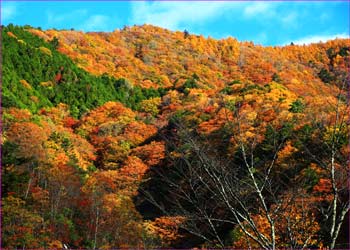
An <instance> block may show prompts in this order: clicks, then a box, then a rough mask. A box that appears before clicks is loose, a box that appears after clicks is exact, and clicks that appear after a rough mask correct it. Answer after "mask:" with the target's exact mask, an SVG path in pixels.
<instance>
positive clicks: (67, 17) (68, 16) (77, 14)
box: [46, 9, 87, 26]
mask: <svg viewBox="0 0 350 250" xmlns="http://www.w3.org/2000/svg"><path fill="white" fill-rule="evenodd" d="M46 15H47V23H48V25H49V26H56V25H58V24H60V23H66V22H67V21H74V20H76V19H77V18H82V17H85V16H86V15H87V10H85V9H78V10H75V11H72V12H69V13H64V14H56V13H53V12H51V11H48V12H47V13H46Z"/></svg>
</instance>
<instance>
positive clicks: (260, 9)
mask: <svg viewBox="0 0 350 250" xmlns="http://www.w3.org/2000/svg"><path fill="white" fill-rule="evenodd" d="M272 7H276V3H274V4H273V5H272V4H271V3H267V2H255V3H251V4H250V5H248V6H246V7H245V8H244V11H243V14H244V16H245V17H248V18H251V17H261V15H263V16H265V17H266V16H274V15H275V12H274V11H273V10H272Z"/></svg>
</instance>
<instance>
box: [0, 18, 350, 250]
mask: <svg viewBox="0 0 350 250" xmlns="http://www.w3.org/2000/svg"><path fill="white" fill-rule="evenodd" d="M2 46H3V48H2V51H3V65H2V68H3V79H2V127H3V133H2V140H1V143H2V144H1V148H2V222H3V223H2V228H1V230H2V244H3V245H2V248H4V249H13V248H63V247H70V248H88V249H110V248H124V247H125V248H127V247H132V248H158V247H182V248H190V247H232V248H264V249H276V248H320V247H321V248H322V247H328V248H346V247H348V246H349V245H348V243H349V242H348V239H347V238H346V227H347V226H348V216H349V209H350V204H349V186H348V183H347V182H348V180H349V176H348V173H349V169H348V168H349V158H348V156H349V154H350V148H349V122H348V121H349V113H350V110H349V100H347V98H346V96H347V95H348V91H349V85H348V82H349V70H348V69H349V66H350V65H349V62H350V60H349V59H350V43H349V40H348V39H347V40H346V39H342V40H339V39H338V40H333V41H329V42H326V43H319V44H311V45H308V46H297V45H290V46H285V47H262V46H259V45H254V44H253V43H250V42H238V41H237V40H235V39H233V38H228V39H223V40H214V39H212V38H204V37H203V36H195V35H192V34H190V33H189V32H187V31H186V30H185V31H184V32H170V31H168V30H165V29H161V28H158V27H153V26H150V25H144V26H134V27H125V28H124V29H122V30H116V31H114V32H111V33H83V32H79V31H74V30H70V31H66V30H61V31H58V30H47V31H42V30H40V29H34V28H32V27H29V26H25V27H19V26H14V25H9V26H7V27H2Z"/></svg>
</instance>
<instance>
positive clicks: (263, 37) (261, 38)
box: [253, 32, 268, 44]
mask: <svg viewBox="0 0 350 250" xmlns="http://www.w3.org/2000/svg"><path fill="white" fill-rule="evenodd" d="M253 40H254V43H255V44H265V43H266V42H267V40H268V39H267V34H266V33H265V32H261V33H259V34H258V35H257V36H255V37H254V39H253Z"/></svg>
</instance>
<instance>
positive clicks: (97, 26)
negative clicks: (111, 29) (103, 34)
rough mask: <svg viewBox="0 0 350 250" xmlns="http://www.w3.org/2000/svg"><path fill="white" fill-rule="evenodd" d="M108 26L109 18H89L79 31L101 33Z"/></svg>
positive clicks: (102, 16) (101, 16) (100, 16)
mask: <svg viewBox="0 0 350 250" xmlns="http://www.w3.org/2000/svg"><path fill="white" fill-rule="evenodd" d="M108 24H109V17H108V16H104V15H93V16H90V17H89V18H88V19H87V20H86V21H85V22H84V23H83V24H82V25H81V27H80V28H81V29H83V30H85V31H103V30H106V29H107V27H108Z"/></svg>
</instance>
